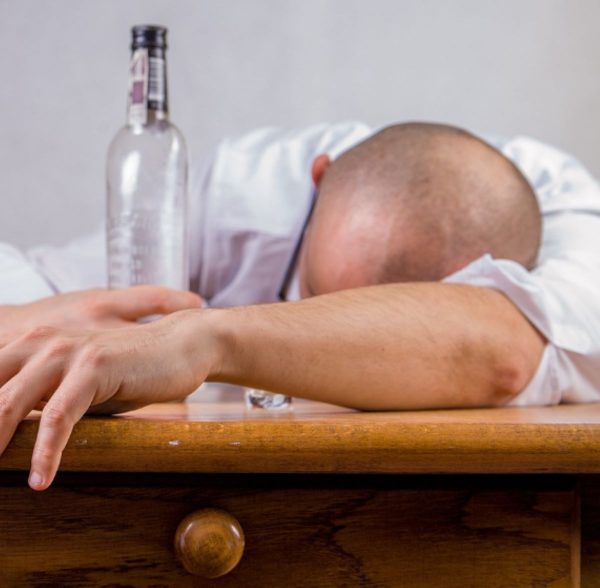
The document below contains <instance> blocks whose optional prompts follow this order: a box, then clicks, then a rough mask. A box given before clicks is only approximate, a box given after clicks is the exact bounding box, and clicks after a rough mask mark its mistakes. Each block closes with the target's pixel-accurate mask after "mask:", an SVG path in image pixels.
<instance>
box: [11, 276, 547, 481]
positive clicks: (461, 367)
mask: <svg viewBox="0 0 600 588" xmlns="http://www.w3.org/2000/svg"><path fill="white" fill-rule="evenodd" d="M543 346H544V341H543V339H542V337H541V336H540V335H539V334H538V333H537V331H536V330H535V329H534V328H533V327H532V326H531V325H530V324H529V323H528V322H527V321H526V320H525V319H524V318H523V316H522V315H521V314H520V313H519V312H518V311H517V309H516V308H515V307H514V306H513V305H512V303H510V302H509V301H508V300H507V299H506V298H505V297H504V296H503V295H502V294H499V293H497V292H494V291H492V290H485V289H481V288H476V287H471V286H463V285H450V284H405V285H400V284H396V285H384V286H374V287H370V288H361V289H357V290H348V291H345V292H338V293H334V294H328V295H325V296H318V297H315V298H312V299H309V300H304V301H301V302H296V303H282V304H270V305H261V306H256V307H239V308H232V309H215V310H184V311H181V312H176V313H174V314H172V315H170V316H168V317H166V318H164V319H162V320H160V321H156V322H155V323H151V324H148V325H143V326H138V327H134V328H124V329H117V330H115V329H110V330H105V331H96V332H92V333H90V332H83V333H69V332H66V331H62V330H59V331H56V330H54V329H48V328H42V329H39V328H38V329H34V330H32V331H29V332H28V333H26V334H24V335H23V336H21V337H19V338H18V339H16V340H14V341H11V342H10V343H8V344H6V345H4V347H2V348H0V386H1V388H0V453H2V452H3V451H4V448H5V447H6V445H7V444H8V442H9V441H10V439H11V437H12V436H13V434H14V431H15V429H16V427H17V425H18V423H19V422H20V421H21V420H22V419H23V418H25V416H26V415H27V414H28V413H29V411H30V410H32V409H33V408H36V407H38V408H42V409H43V411H42V417H41V421H40V429H39V432H38V437H37V441H36V445H35V448H34V452H33V457H32V464H31V467H32V475H31V477H30V485H31V486H32V487H33V488H35V489H38V490H43V489H45V488H47V487H48V486H49V485H50V483H51V482H52V480H53V478H54V475H55V474H56V471H57V469H58V465H59V462H60V456H61V454H62V451H63V449H64V448H65V446H66V444H67V441H68V439H69V436H70V434H71V431H72V429H73V426H74V424H75V423H76V422H77V421H78V420H79V419H80V418H81V417H82V416H83V415H84V414H85V413H86V412H89V411H93V412H98V411H104V412H119V411H121V412H122V411H124V410H127V409H131V408H136V407H139V406H143V405H145V404H150V403H152V402H163V401H169V400H180V399H182V398H184V397H185V396H186V395H187V394H189V393H191V392H192V391H193V390H195V389H196V387H197V386H198V385H199V384H200V383H202V382H203V381H205V380H216V381H225V382H231V383H238V384H244V385H247V386H253V387H260V388H264V389H267V390H274V391H281V392H286V393H288V394H292V395H296V396H302V397H305V398H311V399H315V400H322V401H325V402H332V403H336V404H340V405H345V406H350V407H355V408H360V409H365V410H374V409H381V410H393V409H409V408H435V407H453V406H464V407H468V406H495V405H501V404H503V403H505V402H507V401H508V400H509V399H510V398H511V397H513V396H514V395H515V394H517V393H518V392H519V391H520V390H521V389H523V387H524V386H525V385H526V383H527V382H528V381H529V379H530V378H531V377H532V375H533V374H534V372H535V369H536V366H537V364H538V362H539V359H540V356H541V353H542V349H543Z"/></svg>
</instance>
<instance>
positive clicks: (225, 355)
mask: <svg viewBox="0 0 600 588" xmlns="http://www.w3.org/2000/svg"><path fill="white" fill-rule="evenodd" d="M230 312H231V311H230V310H228V309H202V310H196V309H194V310H184V311H180V312H177V313H175V314H174V315H173V317H174V318H176V317H177V320H180V321H181V324H182V326H183V328H182V329H181V331H180V335H181V338H180V341H179V342H180V344H181V346H182V349H181V352H182V353H183V354H184V357H186V358H187V359H188V361H189V364H190V365H191V366H192V369H193V371H194V372H195V373H199V374H200V373H201V374H203V376H204V379H206V380H208V381H213V382H219V381H224V380H223V377H224V371H225V370H224V366H225V365H226V364H228V363H229V361H230V358H231V355H232V349H233V347H234V345H233V333H231V329H230V328H229V327H230V325H231V324H232V323H233V321H231V320H230V317H229V314H230Z"/></svg>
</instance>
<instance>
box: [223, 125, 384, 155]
mask: <svg viewBox="0 0 600 588" xmlns="http://www.w3.org/2000/svg"><path fill="white" fill-rule="evenodd" d="M372 133H373V129H372V128H371V127H370V126H368V125H366V124H365V123H362V122H358V121H347V122H339V123H320V124H315V125H311V126H308V127H303V128H283V127H263V128H259V129H255V130H252V131H250V132H247V133H243V134H240V135H233V136H230V137H226V138H225V139H223V140H222V141H221V142H220V144H219V146H218V147H217V151H218V152H219V153H220V154H222V155H223V154H227V155H233V154H240V155H245V156H250V157H258V156H261V155H267V156H269V157H271V156H273V154H279V155H287V156H294V155H296V156H299V155H303V154H304V153H311V154H314V153H317V152H318V153H327V154H328V155H330V157H332V158H335V157H337V156H338V155H339V154H340V153H341V152H343V151H345V150H347V149H349V148H350V147H352V146H353V145H355V144H356V143H358V142H360V141H362V140H364V139H366V138H367V137H369V136H370V135H371V134H372Z"/></svg>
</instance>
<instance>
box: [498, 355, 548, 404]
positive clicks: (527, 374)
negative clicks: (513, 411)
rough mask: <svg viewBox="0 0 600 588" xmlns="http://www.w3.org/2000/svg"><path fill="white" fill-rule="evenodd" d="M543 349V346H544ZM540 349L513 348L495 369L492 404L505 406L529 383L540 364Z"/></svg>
mask: <svg viewBox="0 0 600 588" xmlns="http://www.w3.org/2000/svg"><path fill="white" fill-rule="evenodd" d="M542 350H543V348H542ZM538 351H539V350H537V349H536V350H527V351H523V350H516V349H514V350H511V351H509V352H508V353H507V354H506V356H505V357H504V358H503V360H502V361H501V362H500V363H499V364H498V366H497V368H496V370H495V371H494V376H493V381H492V386H491V399H490V400H491V402H490V404H491V405H492V406H505V405H506V404H508V403H509V402H510V401H511V400H513V399H514V398H515V397H516V396H518V395H519V394H520V393H521V392H523V390H525V388H526V387H527V385H528V384H529V382H530V381H531V379H532V378H533V376H534V375H535V372H536V370H537V366H538V364H539V361H540V358H541V353H539V352H538Z"/></svg>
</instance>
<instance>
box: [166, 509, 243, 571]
mask: <svg viewBox="0 0 600 588" xmlns="http://www.w3.org/2000/svg"><path fill="white" fill-rule="evenodd" d="M244 543H245V541H244V531H242V527H241V526H240V524H239V523H238V521H237V520H236V519H235V518H234V517H232V516H231V515H230V514H229V513H227V512H225V511H224V510H218V509H216V508H203V509H200V510H196V511H194V512H192V513H190V514H189V515H188V516H187V517H185V518H184V519H183V520H182V521H181V523H179V526H178V527H177V531H176V533H175V553H176V554H177V557H178V558H179V561H180V562H181V563H182V564H183V567H184V568H185V569H186V570H187V571H188V572H189V573H190V574H194V575H195V576H201V577H203V578H218V577H219V576H223V575H224V574H226V573H227V572H230V571H231V570H232V569H233V568H235V566H236V565H237V564H238V562H239V561H240V559H242V554H243V553H244Z"/></svg>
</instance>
